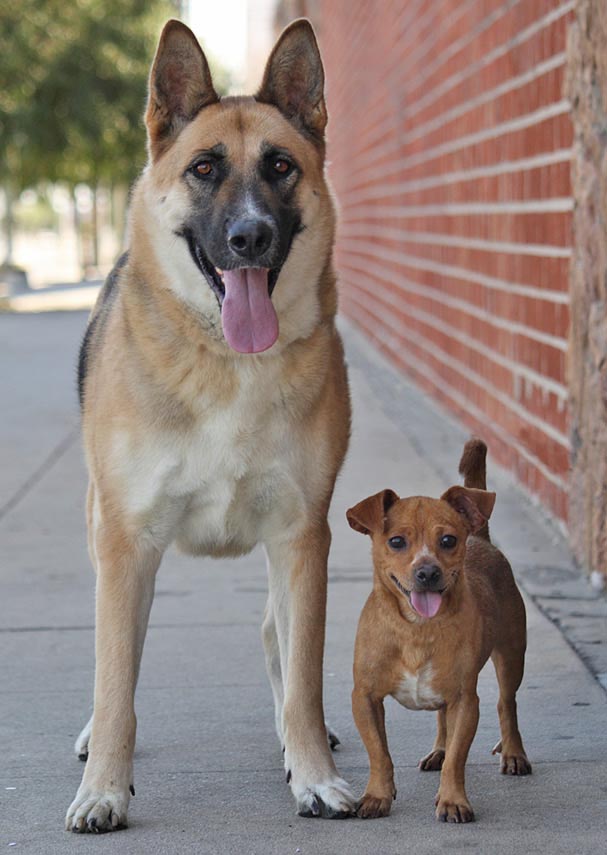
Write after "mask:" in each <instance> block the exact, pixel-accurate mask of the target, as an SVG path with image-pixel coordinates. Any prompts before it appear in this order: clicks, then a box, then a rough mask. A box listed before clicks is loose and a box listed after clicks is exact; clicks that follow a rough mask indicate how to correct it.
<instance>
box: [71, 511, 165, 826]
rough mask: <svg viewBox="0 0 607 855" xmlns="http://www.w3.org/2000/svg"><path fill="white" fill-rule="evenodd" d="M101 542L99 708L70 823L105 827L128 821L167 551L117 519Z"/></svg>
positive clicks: (100, 530) (104, 529)
mask: <svg viewBox="0 0 607 855" xmlns="http://www.w3.org/2000/svg"><path fill="white" fill-rule="evenodd" d="M95 547H96V558H97V593H96V612H97V614H96V629H95V649H96V670H95V708H94V712H93V719H92V725H91V734H90V739H89V740H88V752H89V753H88V761H87V764H86V767H85V770H84V775H83V777H82V783H81V784H80V787H79V789H78V792H77V793H76V798H75V799H74V801H73V802H72V804H71V805H70V807H69V809H68V812H67V815H66V818H65V825H66V828H67V830H68V831H76V832H87V831H90V832H97V833H98V832H104V831H113V830H115V829H118V828H124V827H126V825H127V809H128V805H129V800H130V794H131V793H134V788H133V750H134V747H135V730H136V719H135V709H134V696H135V685H136V683H137V677H138V673H139V663H140V660H141V653H142V650H143V642H144V639H145V632H146V629H147V623H148V617H149V613H150V607H151V605H152V598H153V596H154V581H155V576H156V570H157V569H158V565H159V564H160V557H161V553H160V551H158V550H157V549H156V548H155V547H154V546H153V545H151V544H150V543H149V542H148V541H146V540H144V539H143V538H139V539H133V538H131V537H129V535H127V533H126V532H125V531H124V529H123V528H122V526H121V524H120V521H119V520H117V519H113V520H112V524H111V525H108V524H107V523H106V524H105V525H103V524H102V525H99V526H98V527H97V531H96V533H95ZM85 730H86V728H85Z"/></svg>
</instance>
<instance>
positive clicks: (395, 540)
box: [388, 534, 407, 552]
mask: <svg viewBox="0 0 607 855" xmlns="http://www.w3.org/2000/svg"><path fill="white" fill-rule="evenodd" d="M388 546H389V547H390V549H393V550H394V551H395V552H401V551H402V550H403V549H406V548H407V541H406V540H405V538H404V537H401V535H400V534H397V535H395V536H394V537H391V538H390V539H389V541H388Z"/></svg>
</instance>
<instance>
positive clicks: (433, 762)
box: [418, 748, 445, 772]
mask: <svg viewBox="0 0 607 855" xmlns="http://www.w3.org/2000/svg"><path fill="white" fill-rule="evenodd" d="M444 760H445V750H444V748H438V749H436V750H432V751H431V752H430V753H429V754H426V756H425V757H422V759H421V760H420V761H419V764H418V765H419V768H420V771H422V772H440V770H441V769H442V768H443V763H444Z"/></svg>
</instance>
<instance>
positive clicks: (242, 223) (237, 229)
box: [228, 220, 272, 261]
mask: <svg viewBox="0 0 607 855" xmlns="http://www.w3.org/2000/svg"><path fill="white" fill-rule="evenodd" d="M271 243H272V229H271V228H270V226H269V225H268V224H267V223H265V222H264V221H263V220H236V221H235V222H234V223H232V224H231V225H230V226H229V227H228V244H229V246H230V249H231V250H232V251H233V252H235V253H236V255H239V256H240V257H241V258H246V259H248V260H249V261H254V260H255V259H257V258H260V257H261V256H262V255H263V254H264V252H266V250H267V249H268V248H269V246H270V244H271Z"/></svg>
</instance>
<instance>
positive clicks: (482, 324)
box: [309, 0, 574, 519]
mask: <svg viewBox="0 0 607 855" xmlns="http://www.w3.org/2000/svg"><path fill="white" fill-rule="evenodd" d="M573 5H574V4H573V2H563V0H508V2H507V0H400V2H396V0H316V2H314V3H310V7H311V8H310V10H309V11H310V12H311V14H312V17H313V18H314V20H315V23H316V25H317V27H318V31H319V37H320V42H321V49H322V51H323V57H324V60H325V65H326V72H327V91H328V106H329V114H330V124H329V158H330V160H331V161H332V165H331V176H332V181H333V184H334V187H335V190H336V192H337V196H338V200H339V203H340V209H341V222H340V228H339V244H338V256H337V261H338V268H339V272H340V279H341V308H342V311H343V312H344V313H345V314H346V315H347V316H349V317H350V318H351V319H352V320H353V321H355V322H356V324H358V325H359V326H360V327H361V328H362V329H363V330H364V331H365V333H366V334H367V335H368V336H369V338H371V339H372V340H373V341H374V342H375V343H376V344H377V346H378V347H380V348H381V349H382V350H383V351H384V353H386V354H387V355H388V356H389V357H390V359H391V360H392V361H393V362H394V363H395V364H396V365H397V366H398V367H399V368H400V369H402V370H403V371H404V372H406V374H408V375H409V376H410V377H411V378H412V379H413V380H414V381H415V382H416V383H417V384H418V385H419V386H421V387H423V388H424V389H426V390H427V391H428V392H429V393H430V394H431V395H433V396H434V397H435V398H436V399H437V400H439V401H440V402H441V403H442V404H443V405H446V406H447V407H448V408H449V409H450V410H452V411H453V412H454V413H455V414H456V415H457V416H458V417H459V418H460V419H461V420H462V421H463V422H465V424H466V425H467V426H468V427H469V428H470V430H471V431H474V432H475V433H478V434H480V435H481V436H483V437H484V438H485V439H486V440H487V442H488V444H489V446H490V450H491V453H492V455H493V456H494V457H495V458H496V459H497V460H499V461H500V462H501V463H502V464H504V465H506V466H507V467H509V468H510V469H511V470H512V471H513V472H514V473H515V474H516V475H517V477H518V478H519V479H520V481H521V482H522V483H523V484H524V485H525V486H526V487H527V488H528V489H529V490H530V491H531V492H532V493H533V494H535V495H536V496H537V497H539V499H540V500H541V501H542V502H543V503H545V505H546V506H547V507H548V508H549V509H550V510H551V511H552V512H553V513H555V514H556V515H557V516H558V517H560V518H561V519H566V517H567V481H568V468H569V440H568V427H567V388H566V378H565V359H566V353H567V331H568V323H569V305H568V304H569V294H568V273H569V261H570V253H571V237H570V230H571V211H572V199H571V185H570V159H571V146H572V125H571V120H570V117H569V106H568V103H567V101H566V100H565V99H564V97H563V94H562V92H563V75H564V69H565V46H566V33H567V27H568V24H569V22H570V21H571V20H572V18H573Z"/></svg>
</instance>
